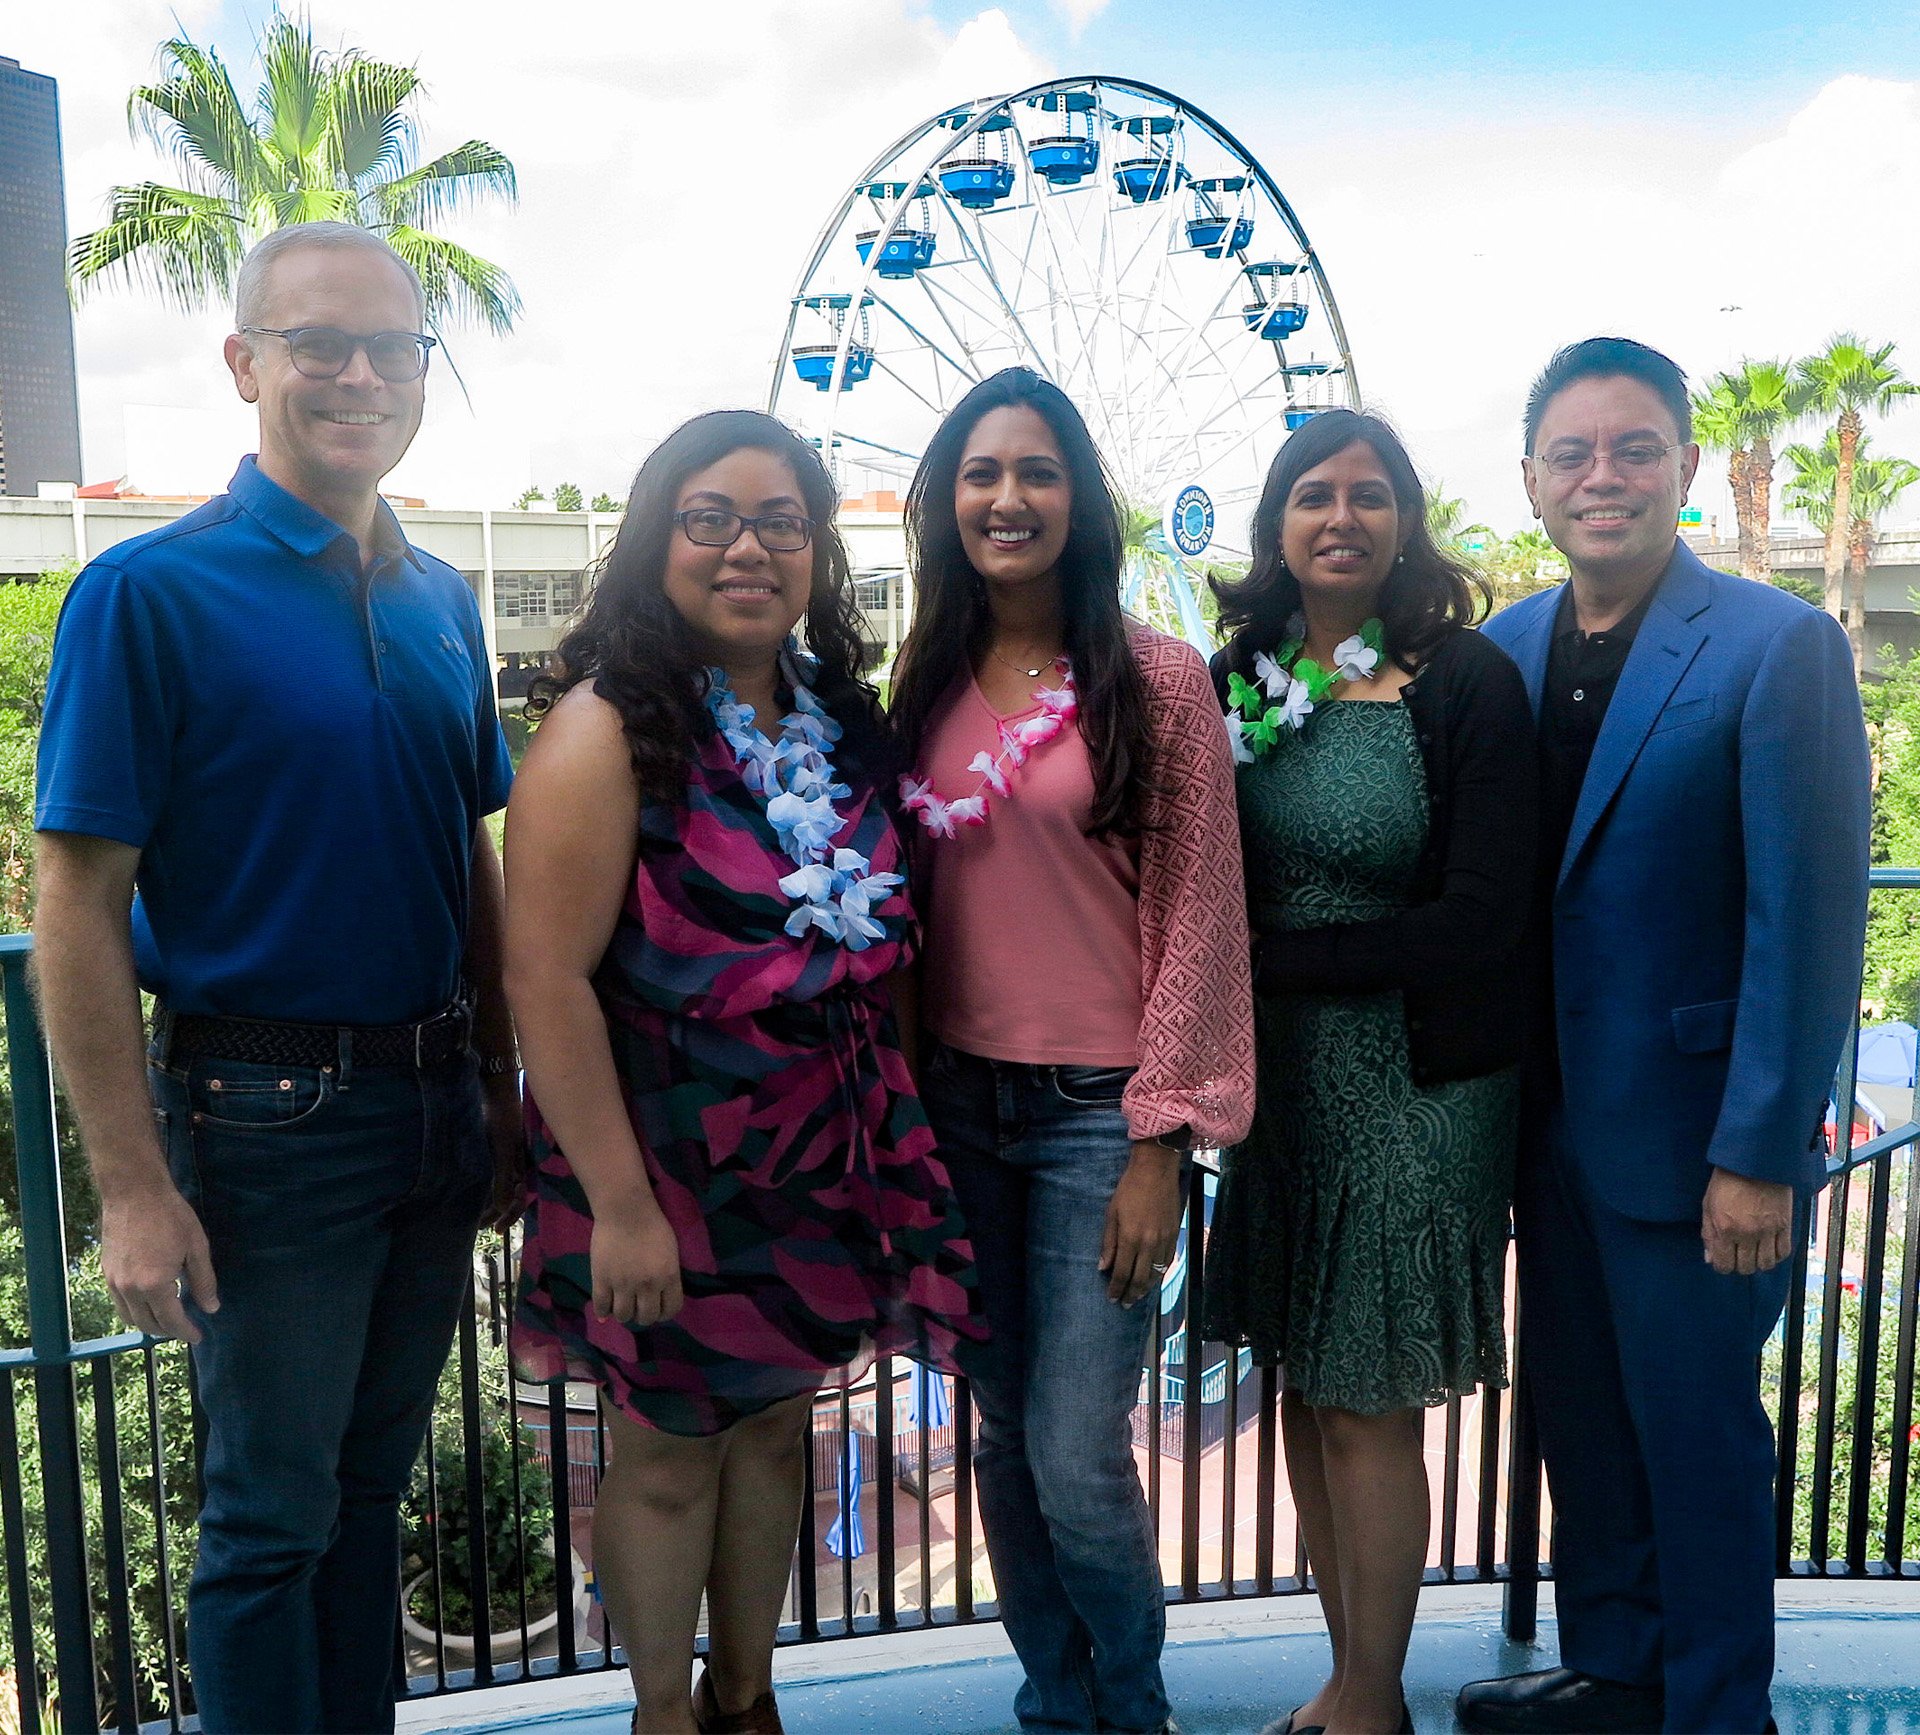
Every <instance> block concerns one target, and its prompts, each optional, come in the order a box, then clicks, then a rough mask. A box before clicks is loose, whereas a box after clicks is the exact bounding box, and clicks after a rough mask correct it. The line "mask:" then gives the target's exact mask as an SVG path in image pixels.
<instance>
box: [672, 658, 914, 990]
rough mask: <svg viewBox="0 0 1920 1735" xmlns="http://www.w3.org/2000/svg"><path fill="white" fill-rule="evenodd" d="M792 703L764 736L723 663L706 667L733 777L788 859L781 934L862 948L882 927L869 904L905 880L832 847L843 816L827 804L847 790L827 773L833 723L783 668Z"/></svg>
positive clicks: (835, 731) (835, 734)
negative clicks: (814, 931) (813, 934)
mask: <svg viewBox="0 0 1920 1735" xmlns="http://www.w3.org/2000/svg"><path fill="white" fill-rule="evenodd" d="M787 673H788V676H789V680H790V682H791V685H792V687H793V709H792V710H791V711H790V712H788V713H787V715H786V716H785V717H783V718H781V720H780V739H779V740H778V741H769V740H768V739H767V738H766V736H764V735H762V734H761V733H760V731H759V730H757V729H756V728H754V726H753V718H754V711H753V707H752V706H751V705H743V704H741V703H740V701H739V699H738V698H736V697H735V695H734V691H733V687H732V684H731V683H730V682H729V681H728V680H727V676H726V671H725V670H724V669H717V668H710V669H708V670H707V693H706V701H707V712H708V714H709V715H710V716H711V717H712V718H713V722H714V727H715V728H717V729H718V730H719V731H720V734H721V736H722V737H723V738H724V739H725V741H726V743H727V745H728V746H729V747H731V748H732V749H733V758H734V763H735V764H736V765H738V766H739V767H740V777H741V780H742V781H743V782H744V783H745V784H746V786H747V787H748V788H749V789H751V790H752V791H753V792H754V794H756V795H758V796H759V797H760V798H761V799H762V800H763V801H765V802H766V804H767V822H768V823H769V824H770V825H771V826H772V827H773V829H774V833H775V835H776V836H778V837H779V839H780V847H781V848H782V849H783V850H785V851H786V853H787V854H788V855H789V856H790V857H791V858H792V859H793V861H794V862H795V863H796V866H795V868H794V871H793V872H792V873H790V874H788V875H786V876H785V877H784V878H783V879H782V880H781V881H780V889H781V890H782V891H783V892H785V893H786V894H787V896H788V897H790V898H791V899H792V900H793V902H794V910H793V913H792V914H791V915H790V916H788V917H787V924H786V926H787V932H788V933H789V934H792V935H794V936H796V937H798V936H799V935H801V934H804V933H805V932H806V931H807V930H808V929H809V928H818V929H819V930H820V931H821V933H823V934H825V935H826V937H827V938H828V939H829V940H833V941H836V942H837V943H838V944H840V945H843V946H845V947H846V948H847V950H848V951H850V952H864V951H865V950H866V949H867V947H869V946H870V945H872V944H873V942H874V941H875V940H883V939H885V938H886V933H887V931H886V929H885V928H884V927H883V926H881V924H880V923H879V922H877V921H875V920H874V918H873V915H872V913H871V912H872V910H873V907H874V905H876V904H883V903H885V902H886V901H887V899H888V898H889V897H891V896H892V895H893V892H894V888H895V887H897V886H901V885H904V884H905V883H906V880H905V876H904V875H901V874H876V873H872V872H870V871H869V868H870V865H871V864H870V863H869V862H868V860H867V858H866V857H865V856H863V855H862V854H861V853H860V852H859V851H858V850H856V849H835V848H834V847H833V840H834V839H835V838H836V837H837V836H839V834H840V830H841V828H842V827H843V826H844V825H845V824H846V821H845V820H844V819H843V818H842V817H841V816H840V813H839V810H838V809H837V808H836V807H835V806H834V803H835V802H837V801H844V800H846V799H847V798H848V797H849V796H851V795H852V794H853V791H852V790H851V789H850V788H849V787H848V786H847V785H846V784H844V783H841V782H838V781H837V780H836V779H835V776H834V769H833V760H832V758H831V749H832V746H833V744H834V742H836V741H838V740H839V739H840V735H841V729H840V725H839V724H838V723H836V722H835V721H834V720H833V718H831V717H830V716H828V715H827V712H826V708H825V707H824V706H823V705H822V704H821V703H820V701H819V700H818V699H816V698H815V697H814V696H813V694H812V693H811V692H810V691H809V690H808V688H807V686H806V684H805V683H804V682H803V681H802V680H801V679H800V677H799V672H798V670H797V668H795V667H793V666H792V665H789V666H788V668H787Z"/></svg>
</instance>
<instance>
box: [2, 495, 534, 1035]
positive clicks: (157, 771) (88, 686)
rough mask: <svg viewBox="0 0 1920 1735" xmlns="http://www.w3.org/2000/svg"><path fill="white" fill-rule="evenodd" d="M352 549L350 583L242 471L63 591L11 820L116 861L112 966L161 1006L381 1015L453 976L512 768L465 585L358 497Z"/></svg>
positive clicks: (435, 994) (344, 1017)
mask: <svg viewBox="0 0 1920 1735" xmlns="http://www.w3.org/2000/svg"><path fill="white" fill-rule="evenodd" d="M374 540H375V545H376V554H375V558H374V559H373V560H372V562H371V563H370V565H369V566H368V567H367V569H366V570H364V571H363V570H362V568H361V564H360V558H359V550H358V548H357V546H356V544H355V542H354V539H353V537H352V536H351V535H349V534H348V533H347V532H346V531H345V530H343V529H341V528H340V526H339V525H337V524H335V523H334V522H333V521H332V520H331V519H328V518H325V517H323V516H322V515H321V514H320V513H318V512H316V511H314V510H313V508H312V507H310V506H307V505H305V504H303V503H302V502H301V501H299V500H297V499H295V498H294V497H293V496H292V495H291V494H289V493H288V492H287V491H286V490H285V489H284V488H281V487H280V486H278V484H276V483H274V482H272V481H269V480H268V479H267V477H265V476H264V475H262V474H261V472H260V470H259V469H258V467H257V466H256V465H255V463H254V460H253V459H252V458H251V457H249V458H245V459H243V460H242V461H241V464H240V469H239V471H238V473H237V474H236V475H235V476H234V478H233V482H232V484H231V485H230V489H229V491H228V492H227V493H226V494H223V495H221V496H220V497H219V498H218V499H216V500H210V501H209V502H208V503H207V504H206V505H205V506H202V507H200V508H199V509H198V510H197V511H194V512H192V513H190V514H188V515H187V516H186V517H185V518H182V519H179V520H178V521H176V522H175V523H173V524H171V525H168V526H167V527H166V528H165V529H163V530H156V531H153V532H151V533H150V534H148V535H145V536H140V537H136V538H134V539H133V540H131V541H129V542H123V543H121V544H120V545H119V546H117V547H115V548H113V549H111V550H109V551H108V552H107V553H105V554H103V555H101V556H100V557H99V559H97V560H95V561H93V562H92V563H91V564H89V565H88V567H87V569H86V570H85V571H84V572H82V573H81V574H80V576H79V577H78V578H77V579H76V580H75V581H74V584H73V589H72V591H71V592H70V593H69V595H68V597H67V603H66V607H65V609H64V611H63V612H62V614H61V617H60V628H59V632H58V634H57V635H56V637H55V639H54V647H53V672H52V676H51V678H50V680H49V682H48V686H47V705H46V714H45V718H44V721H43V723H42V726H41V733H40V762H39V780H38V792H37V801H36V805H35V813H34V823H35V824H36V826H37V827H38V828H39V829H40V830H42V831H71V832H84V833H86V834H88V835H90V836H94V837H110V838H116V839H118V840H119V841H120V842H121V843H125V844H131V845H133V846H134V847H135V848H137V849H138V850H139V851H140V865H139V872H138V877H137V880H136V885H137V887H138V891H137V896H136V898H135V902H134V907H133V938H134V955H135V959H136V961H137V964H138V967H139V973H140V981H141V985H142V986H143V987H145V988H148V989H151V990H152V991H153V992H154V993H155V994H157V995H159V996H160V997H161V999H162V1000H163V1001H164V1002H165V1003H166V1004H167V1005H168V1006H170V1007H172V1008H173V1009H174V1010H175V1011H176V1012H194V1013H218V1014H226V1015H228V1016H233V1017H243V1018H273V1019H288V1020H295V1021H299V1022H304V1023H319V1024H336V1023H337V1024H398V1023H403V1022H407V1021H409V1020H412V1019H417V1018H420V1017H423V1016H425V1015H426V1014H428V1013H430V1012H432V1011H434V1010H435V1009H436V1008H437V1007H439V1006H442V1005H444V1004H445V1003H446V1001H447V1000H448V999H449V998H450V997H451V996H452V995H453V993H454V990H455V988H456V986H457V984H458V981H459V974H460V958H461V953H462V950H463V946H464V939H465V934H466V925H467V899H468V882H469V878H470V872H471V861H472V849H473V835H474V828H475V826H476V825H478V824H479V822H480V818H481V816H482V815H483V814H486V813H491V812H493V811H494V810H495V809H496V808H499V807H501V806H503V805H504V804H505V802H506V799H507V787H508V784H509V782H510V780H511V777H512V770H511V767H510V763H509V761H508V758H507V750H506V743H505V742H504V741H503V740H502V738H501V734H500V724H499V720H498V718H497V717H496V716H495V714H494V703H493V680H492V665H491V662H490V660H489V659H488V657H487V654H486V642H485V640H484V638H483V637H482V635H481V629H480V612H479V608H478V606H477V605H476V604H475V601H474V597H473V593H472V591H471V590H469V589H468V587H467V584H466V581H465V580H464V579H462V578H461V576H460V575H459V573H457V572H456V571H454V570H453V568H452V567H450V566H448V565H446V564H445V563H444V562H442V561H438V560H435V559H433V558H432V557H431V556H430V555H425V554H422V553H421V552H420V551H419V550H418V549H415V548H411V547H409V546H408V544H407V541H406V538H405V537H404V536H403V535H402V534H401V531H400V526H399V523H398V522H397V521H396V520H395V518H394V516H393V514H392V512H391V511H390V510H389V509H388V508H387V506H386V505H385V503H384V502H382V504H381V506H380V510H379V515H378V521H377V524H376V528H375V534H374Z"/></svg>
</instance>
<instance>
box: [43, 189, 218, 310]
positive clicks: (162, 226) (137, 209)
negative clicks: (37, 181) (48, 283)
mask: <svg viewBox="0 0 1920 1735" xmlns="http://www.w3.org/2000/svg"><path fill="white" fill-rule="evenodd" d="M245 251H246V243H245V234H244V232H243V230H242V228H241V225H240V219H239V214H238V213H237V212H236V211H235V209H234V207H233V205H232V204H231V203H230V202H229V201H228V200H225V199H222V198H218V197H215V196H214V195H211V194H207V193H197V192H193V191H190V190H188V189H186V188H182V187H163V186H161V185H159V184H158V183H157V182H153V181H145V182H142V183H140V184H139V185H137V186H132V187H115V188H114V189H113V193H112V197H111V201H110V204H109V206H108V214H107V221H106V223H105V224H104V225H103V226H102V227H100V228H98V229H95V230H94V231H93V232H92V233H91V234H87V235H81V236H78V237H76V238H75V240H74V243H73V245H72V247H71V248H70V249H68V253H67V276H68V282H69V284H70V286H71V291H72V294H73V296H74V298H75V299H76V300H78V299H79V297H80V296H81V295H83V294H85V293H86V291H87V290H88V289H89V288H91V287H92V285H93V284H94V282H95V281H96V280H97V279H100V278H103V277H105V278H112V277H121V278H125V279H128V280H131V281H133V282H135V283H139V284H143V285H145V286H146V287H148V288H150V289H152V290H154V291H156V292H157V293H158V295H159V296H160V298H161V300H162V301H165V302H168V303H171V304H172V305H173V306H175V307H179V308H182V309H185V310H186V311H188V312H192V311H194V310H195V309H197V308H199V307H202V306H204V305H205V304H206V303H207V302H208V301H209V300H212V299H214V298H215V297H225V296H227V295H229V294H231V293H232V290H233V278H234V273H235V272H236V271H237V270H238V269H239V266H240V259H241V256H242V255H243V254H244V253H245Z"/></svg>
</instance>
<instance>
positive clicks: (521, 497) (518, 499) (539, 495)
mask: <svg viewBox="0 0 1920 1735" xmlns="http://www.w3.org/2000/svg"><path fill="white" fill-rule="evenodd" d="M546 497H547V495H546V490H545V489H543V488H523V489H521V491H520V492H519V494H518V495H516V496H515V498H514V502H513V509H514V511H516V512H525V511H526V510H527V508H528V507H530V506H538V505H539V504H540V503H541V502H542V501H543V500H545V499H546Z"/></svg>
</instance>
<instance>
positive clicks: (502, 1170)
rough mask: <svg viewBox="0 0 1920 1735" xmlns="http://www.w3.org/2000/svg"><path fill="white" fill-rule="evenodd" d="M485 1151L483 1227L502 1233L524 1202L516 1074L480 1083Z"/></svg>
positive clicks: (522, 1135)
mask: <svg viewBox="0 0 1920 1735" xmlns="http://www.w3.org/2000/svg"><path fill="white" fill-rule="evenodd" d="M481 1093H482V1099H483V1105H484V1112H485V1115H486V1126H487V1148H488V1149H489V1150H490V1151H492V1153H493V1197H492V1198H491V1199H490V1200H489V1201H488V1203H487V1216H486V1227H487V1228H489V1229H498V1230H499V1231H500V1233H501V1234H503V1235H504V1234H505V1233H506V1232H507V1231H508V1230H509V1229H511V1228H512V1227H513V1225H514V1224H515V1223H516V1222H517V1221H518V1220H519V1216H520V1212H521V1210H522V1208H523V1207H524V1205H525V1203H526V1184H527V1128H526V1122H525V1121H524V1119H522V1115H521V1107H520V1075H519V1074H518V1073H512V1072H510V1073H507V1074H505V1075H504V1076H502V1077H500V1078H488V1079H483V1080H482V1081H481Z"/></svg>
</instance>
